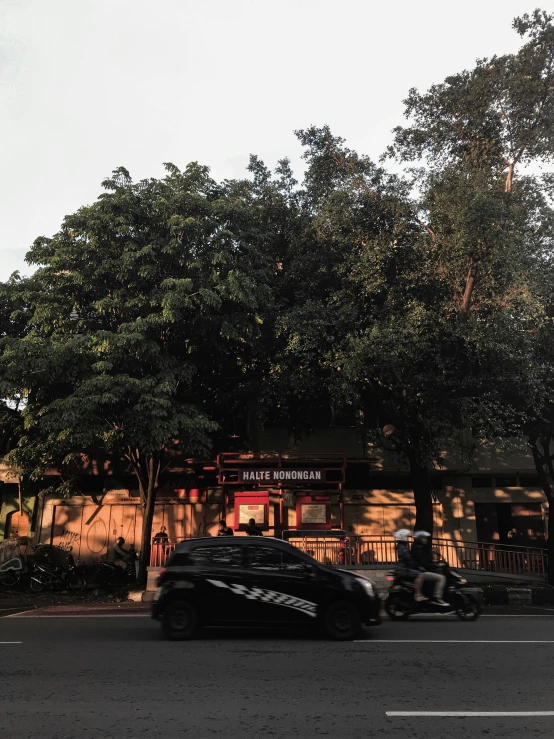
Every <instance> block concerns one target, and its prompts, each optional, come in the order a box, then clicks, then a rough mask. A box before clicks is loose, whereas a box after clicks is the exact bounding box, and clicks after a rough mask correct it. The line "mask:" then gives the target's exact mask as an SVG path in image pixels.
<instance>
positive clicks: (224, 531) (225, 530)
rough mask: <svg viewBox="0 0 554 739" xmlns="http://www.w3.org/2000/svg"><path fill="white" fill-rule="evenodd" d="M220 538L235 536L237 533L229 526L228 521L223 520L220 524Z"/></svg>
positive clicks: (218, 533)
mask: <svg viewBox="0 0 554 739" xmlns="http://www.w3.org/2000/svg"><path fill="white" fill-rule="evenodd" d="M217 535H218V536H234V535H235V532H234V531H233V529H232V528H231V527H230V526H227V521H226V520H225V519H224V518H222V519H221V521H220V522H219V531H218V532H217Z"/></svg>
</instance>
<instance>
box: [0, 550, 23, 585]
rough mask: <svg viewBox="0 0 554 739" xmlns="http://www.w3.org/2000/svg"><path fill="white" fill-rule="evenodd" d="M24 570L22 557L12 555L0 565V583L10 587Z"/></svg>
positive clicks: (17, 580)
mask: <svg viewBox="0 0 554 739" xmlns="http://www.w3.org/2000/svg"><path fill="white" fill-rule="evenodd" d="M24 571H25V563H24V561H23V558H22V557H13V558H12V559H9V560H8V561H7V562H4V563H3V564H2V565H0V585H3V586H4V587H6V588H11V587H13V586H14V585H17V583H18V582H19V581H20V580H21V576H22V574H23V572H24Z"/></svg>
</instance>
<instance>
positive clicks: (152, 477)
mask: <svg viewBox="0 0 554 739" xmlns="http://www.w3.org/2000/svg"><path fill="white" fill-rule="evenodd" d="M129 459H131V464H132V466H133V469H134V471H135V474H136V476H137V481H138V486H139V492H140V504H141V508H142V531H141V541H140V555H139V559H138V563H139V569H138V575H137V579H138V584H139V585H140V586H143V587H144V586H146V580H147V577H148V567H149V566H150V549H151V543H150V542H151V539H152V523H153V521H154V509H155V506H156V491H157V489H158V478H159V474H160V463H161V460H160V458H159V457H157V456H156V457H153V456H144V457H143V456H142V455H141V454H140V452H138V451H136V452H134V453H133V454H132V455H131V456H130V457H129Z"/></svg>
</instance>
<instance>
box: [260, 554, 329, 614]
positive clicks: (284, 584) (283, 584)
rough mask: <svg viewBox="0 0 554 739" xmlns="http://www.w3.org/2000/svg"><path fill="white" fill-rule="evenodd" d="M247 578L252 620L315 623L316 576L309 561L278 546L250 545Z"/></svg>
mask: <svg viewBox="0 0 554 739" xmlns="http://www.w3.org/2000/svg"><path fill="white" fill-rule="evenodd" d="M246 580H247V583H246V584H247V585H248V587H249V589H250V594H249V597H250V599H251V603H252V608H251V610H250V613H251V616H250V619H251V620H252V621H256V622H260V623H276V624H279V623H281V624H287V623H306V624H309V623H312V622H315V617H316V608H317V578H316V577H315V576H314V569H313V567H312V565H311V564H310V562H309V561H308V560H304V559H302V558H301V557H299V556H297V555H296V554H294V553H292V552H287V551H286V550H283V549H281V548H278V547H271V546H263V545H257V546H249V547H247V553H246Z"/></svg>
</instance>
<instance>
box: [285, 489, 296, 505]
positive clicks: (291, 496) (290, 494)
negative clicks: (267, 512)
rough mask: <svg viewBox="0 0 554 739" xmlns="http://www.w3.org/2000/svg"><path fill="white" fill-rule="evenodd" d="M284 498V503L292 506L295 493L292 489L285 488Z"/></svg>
mask: <svg viewBox="0 0 554 739" xmlns="http://www.w3.org/2000/svg"><path fill="white" fill-rule="evenodd" d="M282 498H283V503H284V505H286V506H290V507H291V508H292V506H293V505H294V493H293V492H291V491H290V490H284V491H283V494H282Z"/></svg>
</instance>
